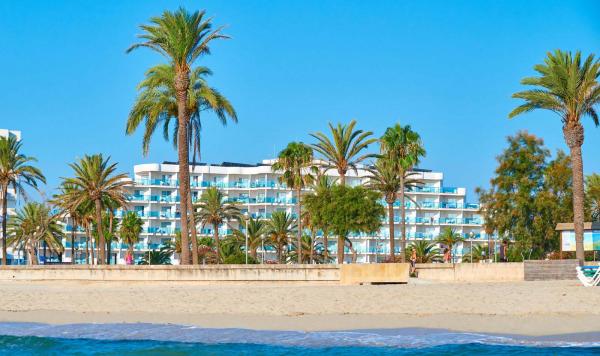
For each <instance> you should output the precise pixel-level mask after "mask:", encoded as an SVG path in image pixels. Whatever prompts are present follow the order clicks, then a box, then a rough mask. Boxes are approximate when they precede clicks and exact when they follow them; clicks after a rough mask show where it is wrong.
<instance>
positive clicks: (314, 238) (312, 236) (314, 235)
mask: <svg viewBox="0 0 600 356" xmlns="http://www.w3.org/2000/svg"><path fill="white" fill-rule="evenodd" d="M316 241H317V232H316V231H315V229H314V228H313V229H312V230H311V232H310V257H309V259H308V262H309V263H310V264H311V265H312V264H313V262H314V258H313V256H314V255H315V242H316Z"/></svg>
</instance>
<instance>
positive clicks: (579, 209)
mask: <svg viewBox="0 0 600 356" xmlns="http://www.w3.org/2000/svg"><path fill="white" fill-rule="evenodd" d="M571 165H572V167H571V169H572V171H573V223H574V225H575V251H576V253H575V254H576V258H577V259H578V260H579V264H581V265H583V262H584V260H585V252H584V245H583V229H584V227H583V224H584V215H583V209H584V207H583V201H584V186H583V161H582V157H581V147H575V148H572V149H571Z"/></svg>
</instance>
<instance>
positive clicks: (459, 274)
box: [417, 262, 525, 282]
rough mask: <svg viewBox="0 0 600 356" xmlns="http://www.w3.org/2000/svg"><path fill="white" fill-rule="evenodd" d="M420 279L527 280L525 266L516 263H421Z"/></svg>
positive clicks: (463, 280) (470, 280)
mask: <svg viewBox="0 0 600 356" xmlns="http://www.w3.org/2000/svg"><path fill="white" fill-rule="evenodd" d="M417 273H418V276H419V279H426V280H432V281H443V282H515V281H524V280H525V277H524V276H525V268H524V264H523V263H521V262H514V263H455V264H449V263H420V264H417Z"/></svg>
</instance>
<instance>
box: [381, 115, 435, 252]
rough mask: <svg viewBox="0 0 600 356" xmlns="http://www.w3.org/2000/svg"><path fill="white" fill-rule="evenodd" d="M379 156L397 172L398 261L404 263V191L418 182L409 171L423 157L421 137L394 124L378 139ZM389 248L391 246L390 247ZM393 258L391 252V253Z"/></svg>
mask: <svg viewBox="0 0 600 356" xmlns="http://www.w3.org/2000/svg"><path fill="white" fill-rule="evenodd" d="M379 144H380V147H381V154H382V155H383V156H385V157H386V158H387V159H388V160H390V162H392V163H391V164H392V165H394V166H395V167H396V169H397V171H398V177H399V178H400V213H401V217H400V220H401V221H400V223H401V227H402V240H401V242H400V245H401V246H400V249H401V253H400V259H401V261H402V262H404V261H405V255H406V254H405V253H404V251H405V250H406V206H405V198H406V194H405V191H406V189H407V188H411V187H413V186H416V185H418V184H419V183H420V182H419V181H418V180H415V179H414V174H412V173H410V171H411V170H412V169H413V168H414V167H415V166H416V165H417V164H419V161H420V160H421V158H422V157H425V148H423V143H422V142H421V137H420V136H419V134H418V133H417V132H415V131H413V130H412V129H411V127H410V125H406V126H401V125H400V124H396V125H394V126H392V127H388V128H387V129H386V130H385V133H384V134H383V136H381V138H380V139H379ZM390 247H391V246H390ZM391 255H392V256H393V252H392V253H391Z"/></svg>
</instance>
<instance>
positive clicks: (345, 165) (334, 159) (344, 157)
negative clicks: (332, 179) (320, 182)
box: [310, 120, 377, 185]
mask: <svg viewBox="0 0 600 356" xmlns="http://www.w3.org/2000/svg"><path fill="white" fill-rule="evenodd" d="M354 126H356V120H352V121H350V123H349V124H348V125H342V124H340V123H338V124H337V126H336V127H334V126H333V125H332V124H331V123H329V129H330V130H331V136H332V138H333V142H332V141H331V140H330V139H329V137H327V136H326V135H325V134H324V133H321V132H316V133H312V134H310V135H311V136H312V137H314V138H315V139H316V140H317V143H316V144H313V145H312V148H313V149H314V150H315V151H317V152H319V153H320V154H321V155H322V156H323V158H324V159H325V160H326V161H327V165H328V166H327V167H328V168H335V169H336V170H337V172H338V174H339V175H340V184H341V185H345V184H346V173H347V172H348V170H350V169H352V170H354V171H355V172H356V171H357V164H358V163H360V162H362V161H364V160H366V159H368V158H370V157H373V154H368V153H367V154H361V152H362V151H363V150H365V149H366V148H367V147H369V145H370V144H372V143H374V142H376V141H377V139H375V138H369V136H371V135H372V134H373V133H372V132H371V131H366V132H365V131H363V130H356V131H355V130H354Z"/></svg>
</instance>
